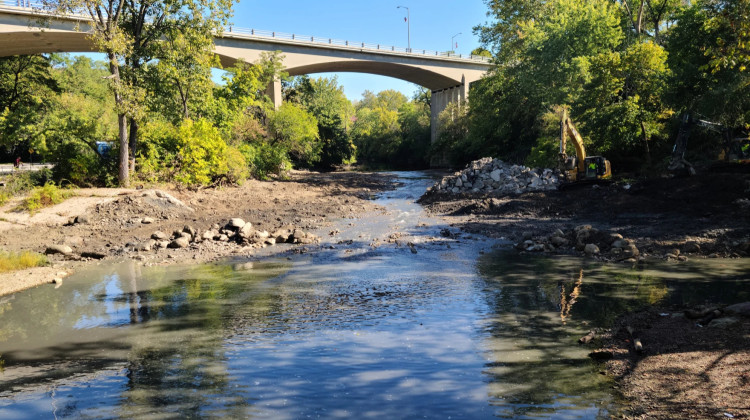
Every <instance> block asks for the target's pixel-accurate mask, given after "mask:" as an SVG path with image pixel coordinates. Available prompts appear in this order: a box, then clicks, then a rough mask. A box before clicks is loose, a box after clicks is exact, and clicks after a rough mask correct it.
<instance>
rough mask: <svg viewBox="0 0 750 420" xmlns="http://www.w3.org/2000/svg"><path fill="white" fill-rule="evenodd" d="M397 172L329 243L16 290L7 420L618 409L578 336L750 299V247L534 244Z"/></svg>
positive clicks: (112, 270) (6, 319)
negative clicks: (486, 232)
mask: <svg viewBox="0 0 750 420" xmlns="http://www.w3.org/2000/svg"><path fill="white" fill-rule="evenodd" d="M397 175H398V176H399V177H400V180H401V186H400V187H399V188H398V189H396V190H394V191H390V192H387V193H383V194H381V195H380V196H378V197H377V199H376V203H377V204H378V205H380V206H383V207H384V208H385V210H384V211H378V212H371V213H367V214H365V215H364V216H362V217H358V218H351V219H346V218H345V219H340V220H337V221H335V222H334V225H333V226H332V227H328V228H326V232H317V234H318V235H319V236H321V237H323V238H326V239H324V242H323V244H322V245H323V246H322V247H320V249H318V250H315V251H314V252H294V253H289V252H282V251H280V250H278V249H275V250H273V251H268V252H266V253H265V254H264V253H260V254H258V255H256V256H254V257H253V258H252V259H247V258H246V259H242V258H235V259H231V260H227V261H224V262H221V263H215V264H203V265H179V266H166V267H164V266H154V267H148V266H144V265H143V264H140V263H138V262H136V261H130V262H126V263H121V264H116V265H102V266H98V267H90V268H89V269H87V270H86V271H80V272H78V273H76V274H75V275H74V276H71V277H69V278H67V279H66V280H65V282H64V283H63V285H62V286H61V287H59V288H57V289H56V288H55V287H54V286H44V287H38V288H35V289H31V290H27V291H24V292H21V293H17V294H14V295H10V296H6V297H3V298H2V300H0V317H2V321H3V322H2V325H0V357H1V358H2V363H3V364H4V369H3V371H2V373H0V418H4V419H6V418H37V417H38V418H50V417H55V418H64V417H73V418H119V417H126V418H132V417H138V418H182V417H219V416H225V417H230V418H247V417H259V418H282V419H283V418H290V419H291V418H311V417H312V418H352V417H356V418H365V417H376V418H415V417H428V418H435V417H440V418H493V417H506V418H536V417H552V418H609V417H611V416H613V415H615V414H616V413H618V412H619V410H620V407H619V404H618V399H617V395H616V393H615V391H614V390H613V382H612V381H611V380H610V379H608V378H607V377H606V376H605V375H602V371H603V368H602V366H601V365H600V364H597V363H596V362H594V361H592V360H590V359H589V358H588V356H587V354H588V352H589V351H590V350H591V349H589V348H586V347H581V346H579V345H578V344H577V339H578V338H579V337H580V336H582V335H584V334H586V332H588V331H589V330H590V329H592V328H595V327H603V326H607V324H608V323H610V322H611V321H612V320H613V319H614V317H616V316H617V315H619V314H620V313H622V312H623V311H625V310H630V309H636V308H638V307H640V306H643V305H646V304H655V303H691V302H693V301H702V300H705V299H711V298H712V297H715V298H716V299H722V301H742V300H750V296H748V290H750V288H748V287H747V279H745V278H744V277H743V273H746V272H748V269H749V268H750V264H748V263H747V261H746V260H732V261H731V262H727V261H721V260H711V261H709V260H703V261H691V262H690V263H689V264H685V265H680V266H679V267H680V268H679V269H675V268H674V267H675V266H674V265H672V266H661V265H658V264H657V265H643V264H642V265H635V266H625V265H620V264H603V263H600V262H595V261H591V260H584V259H579V258H574V257H554V258H549V257H533V256H519V255H518V254H517V253H516V252H515V251H513V250H511V249H509V244H508V243H505V242H503V241H502V240H493V239H487V238H484V237H481V236H477V235H468V234H465V233H461V232H460V231H458V229H456V228H453V227H451V226H449V225H446V222H445V221H444V220H443V219H439V218H433V217H430V216H428V215H427V214H425V212H423V211H422V208H421V207H420V206H419V205H418V204H416V203H415V202H414V201H415V200H416V199H417V198H418V197H419V195H421V193H422V192H423V191H424V190H425V188H426V187H427V186H428V185H430V183H431V182H432V181H431V179H430V178H429V177H427V176H424V175H422V174H397ZM328 231H330V232H331V233H335V234H333V235H330V234H329V232H328ZM730 291H731V292H730Z"/></svg>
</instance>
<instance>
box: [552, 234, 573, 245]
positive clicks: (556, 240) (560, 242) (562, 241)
mask: <svg viewBox="0 0 750 420" xmlns="http://www.w3.org/2000/svg"><path fill="white" fill-rule="evenodd" d="M549 241H550V243H551V244H552V245H554V246H556V247H561V246H567V245H568V243H569V241H568V240H567V239H565V238H563V237H561V236H553V237H551V238H550V240H549Z"/></svg>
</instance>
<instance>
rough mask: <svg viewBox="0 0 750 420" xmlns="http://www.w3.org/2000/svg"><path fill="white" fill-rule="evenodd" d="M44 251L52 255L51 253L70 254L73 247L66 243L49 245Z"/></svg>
mask: <svg viewBox="0 0 750 420" xmlns="http://www.w3.org/2000/svg"><path fill="white" fill-rule="evenodd" d="M44 253H45V254H47V255H53V254H62V255H70V254H72V253H73V249H72V248H70V247H69V246H67V245H49V246H48V247H47V249H46V250H45V251H44Z"/></svg>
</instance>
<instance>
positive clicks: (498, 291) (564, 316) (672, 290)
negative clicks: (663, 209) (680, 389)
mask: <svg viewBox="0 0 750 420" xmlns="http://www.w3.org/2000/svg"><path fill="white" fill-rule="evenodd" d="M749 269H750V261H749V260H733V261H732V262H731V265H728V264H727V263H726V262H719V261H713V260H709V261H698V262H694V263H691V265H687V264H681V265H675V264H671V265H662V264H652V265H647V266H636V267H626V266H622V265H610V264H602V263H598V262H593V261H590V260H589V261H587V260H582V259H579V258H570V257H558V258H550V257H540V256H531V255H529V256H519V255H518V254H517V253H516V252H507V251H506V252H498V253H494V254H491V255H487V256H485V257H484V258H482V259H481V260H480V264H479V270H480V273H481V274H482V275H483V277H485V278H486V279H487V284H486V286H485V288H484V290H483V295H484V296H485V297H486V298H487V304H488V305H489V307H490V308H491V309H490V310H489V313H488V316H487V318H486V319H485V323H486V324H485V325H486V327H485V328H486V330H487V332H488V333H489V334H490V338H489V339H487V340H486V341H485V342H484V346H485V348H486V351H487V352H488V353H489V354H490V356H489V357H490V362H489V363H488V364H487V370H486V372H487V374H488V375H489V376H490V378H491V379H490V396H491V403H492V404H494V405H497V406H498V411H497V412H496V413H497V415H498V416H500V417H513V418H516V417H527V416H529V417H536V416H552V415H553V414H554V415H555V416H560V415H563V413H565V412H566V411H567V410H569V409H573V410H574V411H573V412H574V413H575V416H576V417H577V416H584V417H603V418H608V417H609V416H611V415H612V410H614V408H613V407H612V403H611V401H612V397H611V396H610V392H609V390H608V388H609V386H610V385H611V384H610V383H609V381H608V380H607V379H606V378H605V377H604V376H602V375H597V369H599V367H598V366H597V365H595V364H592V363H591V362H590V361H589V360H588V358H587V356H586V355H587V353H588V351H589V350H588V349H586V348H583V347H579V346H578V345H576V344H575V343H576V340H577V339H578V338H579V337H581V336H582V335H584V334H585V333H586V332H587V331H588V330H589V329H591V328H592V327H597V326H608V325H611V322H612V321H613V320H614V318H615V317H616V316H618V315H620V314H622V313H624V312H625V311H628V310H634V309H637V308H640V307H642V306H644V305H646V304H663V305H671V304H695V303H701V302H704V301H714V302H725V303H733V302H740V301H746V300H748V297H750V296H748V295H749V294H750V278H748V275H747V273H748V272H750V270H749ZM708 273H711V274H710V275H708ZM728 291H731V292H729V293H728ZM597 401H601V402H597ZM587 406H588V408H586V407H587Z"/></svg>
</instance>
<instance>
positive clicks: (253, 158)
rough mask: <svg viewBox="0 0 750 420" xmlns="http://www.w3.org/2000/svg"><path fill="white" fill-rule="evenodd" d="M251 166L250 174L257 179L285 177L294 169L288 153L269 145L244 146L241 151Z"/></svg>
mask: <svg viewBox="0 0 750 420" xmlns="http://www.w3.org/2000/svg"><path fill="white" fill-rule="evenodd" d="M239 150H240V151H241V152H242V154H243V156H244V157H245V160H246V161H247V163H248V164H249V165H250V173H251V174H252V176H253V177H254V178H257V179H268V178H269V176H270V175H284V173H285V172H286V171H288V170H290V169H291V168H292V164H291V162H290V161H289V155H288V153H287V151H286V150H285V149H284V148H282V147H279V146H274V145H271V144H268V143H260V144H243V145H242V146H240V149H239Z"/></svg>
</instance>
